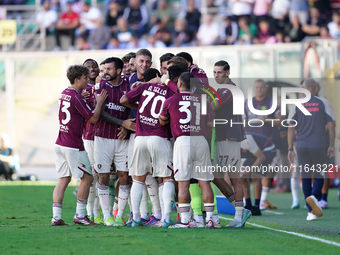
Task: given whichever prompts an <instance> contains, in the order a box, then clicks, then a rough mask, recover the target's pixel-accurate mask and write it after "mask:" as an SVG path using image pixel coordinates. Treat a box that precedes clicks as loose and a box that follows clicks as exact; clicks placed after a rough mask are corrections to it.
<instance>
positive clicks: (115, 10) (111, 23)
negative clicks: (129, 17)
mask: <svg viewBox="0 0 340 255" xmlns="http://www.w3.org/2000/svg"><path fill="white" fill-rule="evenodd" d="M122 15H123V11H122V10H121V6H120V4H119V2H118V1H117V0H111V1H110V4H109V10H108V12H107V15H106V20H105V24H106V25H107V26H108V27H110V30H111V33H112V34H115V33H116V32H117V20H118V18H119V17H121V16H122Z"/></svg>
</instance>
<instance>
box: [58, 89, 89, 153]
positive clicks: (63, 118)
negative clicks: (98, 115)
mask: <svg viewBox="0 0 340 255" xmlns="http://www.w3.org/2000/svg"><path fill="white" fill-rule="evenodd" d="M92 115H93V111H92V110H91V108H90V106H89V105H88V104H87V103H86V100H85V98H84V97H83V96H82V95H81V94H80V93H79V92H78V91H77V90H76V89H74V88H67V89H65V90H64V91H63V92H62V93H61V95H60V97H59V135H58V138H57V141H56V144H58V145H60V146H64V147H69V148H76V149H79V150H84V145H83V142H82V139H81V138H82V133H83V125H84V119H85V120H88V119H90V118H91V117H92Z"/></svg>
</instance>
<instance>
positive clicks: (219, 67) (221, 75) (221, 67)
mask: <svg viewBox="0 0 340 255" xmlns="http://www.w3.org/2000/svg"><path fill="white" fill-rule="evenodd" d="M229 75H230V65H229V64H228V62H227V61H224V60H220V61H217V62H216V63H215V64H214V78H215V81H216V82H217V83H218V84H224V83H227V82H228V79H229Z"/></svg>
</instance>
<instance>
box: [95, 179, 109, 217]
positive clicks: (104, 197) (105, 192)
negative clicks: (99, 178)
mask: <svg viewBox="0 0 340 255" xmlns="http://www.w3.org/2000/svg"><path fill="white" fill-rule="evenodd" d="M97 187H98V197H99V202H100V206H101V208H102V211H103V217H104V221H106V220H107V218H109V217H111V214H110V211H109V206H110V202H109V186H106V185H102V184H100V183H99V182H98V184H97Z"/></svg>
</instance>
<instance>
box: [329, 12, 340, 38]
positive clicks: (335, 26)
mask: <svg viewBox="0 0 340 255" xmlns="http://www.w3.org/2000/svg"><path fill="white" fill-rule="evenodd" d="M328 29H329V34H330V35H331V36H332V37H333V38H336V39H340V14H339V13H338V12H333V15H332V21H331V22H329V23H328Z"/></svg>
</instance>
